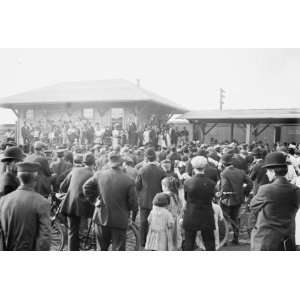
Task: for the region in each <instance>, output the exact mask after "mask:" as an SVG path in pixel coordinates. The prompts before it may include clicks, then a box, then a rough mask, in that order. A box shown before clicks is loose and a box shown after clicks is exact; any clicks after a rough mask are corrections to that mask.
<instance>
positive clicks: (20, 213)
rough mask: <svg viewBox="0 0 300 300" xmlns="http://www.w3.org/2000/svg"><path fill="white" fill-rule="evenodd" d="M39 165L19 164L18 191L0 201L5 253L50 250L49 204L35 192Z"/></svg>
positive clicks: (0, 220)
mask: <svg viewBox="0 0 300 300" xmlns="http://www.w3.org/2000/svg"><path fill="white" fill-rule="evenodd" d="M38 168H39V165H38V164H36V163H26V162H24V163H18V164H17V170H18V178H19V180H20V183H21V185H20V186H19V187H18V189H17V190H15V191H14V192H11V193H10V194H8V195H6V196H3V197H2V198H1V200H0V225H1V229H2V232H3V236H4V239H3V240H4V250H21V251H32V250H49V248H50V231H51V230H50V203H49V202H48V201H47V200H46V199H45V198H44V197H42V196H41V195H39V194H38V193H36V192H35V191H34V184H35V181H36V177H37V176H38Z"/></svg>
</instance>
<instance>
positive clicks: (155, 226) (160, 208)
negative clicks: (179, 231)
mask: <svg viewBox="0 0 300 300" xmlns="http://www.w3.org/2000/svg"><path fill="white" fill-rule="evenodd" d="M169 204H170V197H169V195H168V194H166V193H158V194H156V196H155V197H154V199H153V208H152V210H151V212H150V215H149V217H148V222H149V230H148V234H147V240H146V245H145V250H152V251H172V250H176V249H175V247H174V244H173V239H172V229H173V227H174V219H173V216H172V214H171V213H170V211H169V209H168V206H169Z"/></svg>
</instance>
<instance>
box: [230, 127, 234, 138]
mask: <svg viewBox="0 0 300 300" xmlns="http://www.w3.org/2000/svg"><path fill="white" fill-rule="evenodd" d="M233 139H234V123H231V124H230V140H231V142H232V141H233Z"/></svg>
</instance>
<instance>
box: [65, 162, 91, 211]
mask: <svg viewBox="0 0 300 300" xmlns="http://www.w3.org/2000/svg"><path fill="white" fill-rule="evenodd" d="M92 176H93V171H92V170H91V169H90V168H88V167H79V168H73V169H72V171H71V172H70V173H69V174H68V176H67V177H66V178H65V180H64V181H63V182H62V184H61V186H60V189H61V191H62V192H63V193H67V195H66V199H65V201H64V203H63V205H62V208H61V211H62V212H63V213H64V214H66V215H75V216H79V217H80V216H81V217H91V216H92V214H93V207H92V206H91V205H90V204H89V203H88V202H87V201H86V200H85V198H84V195H83V191H82V186H83V184H84V183H85V182H86V181H87V180H88V179H89V178H90V177H92Z"/></svg>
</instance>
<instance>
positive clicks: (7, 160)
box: [0, 146, 25, 197]
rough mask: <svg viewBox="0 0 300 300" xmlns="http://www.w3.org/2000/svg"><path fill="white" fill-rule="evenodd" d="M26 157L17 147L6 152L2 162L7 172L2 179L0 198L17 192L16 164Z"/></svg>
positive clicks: (0, 178)
mask: <svg viewBox="0 0 300 300" xmlns="http://www.w3.org/2000/svg"><path fill="white" fill-rule="evenodd" d="M24 157H25V155H24V154H23V151H22V150H21V149H20V148H19V147H17V146H13V147H10V148H7V149H6V150H5V152H4V154H3V157H2V159H1V162H3V163H4V165H5V169H6V170H5V172H4V173H3V174H1V177H0V197H1V196H4V195H6V194H8V193H10V192H12V191H14V190H16V189H17V187H18V186H19V184H20V182H19V179H18V178H17V168H16V163H17V162H20V161H22V160H23V158H24Z"/></svg>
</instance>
